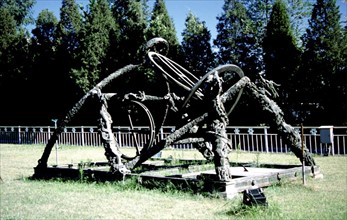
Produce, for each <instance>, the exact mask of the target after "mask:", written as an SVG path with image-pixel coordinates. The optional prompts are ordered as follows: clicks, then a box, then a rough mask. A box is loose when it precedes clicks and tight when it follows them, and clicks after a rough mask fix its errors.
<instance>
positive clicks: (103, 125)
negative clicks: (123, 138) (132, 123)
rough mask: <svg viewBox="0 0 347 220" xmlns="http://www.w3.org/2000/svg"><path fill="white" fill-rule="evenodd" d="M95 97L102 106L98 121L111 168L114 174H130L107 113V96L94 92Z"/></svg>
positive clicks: (97, 91) (98, 91)
mask: <svg viewBox="0 0 347 220" xmlns="http://www.w3.org/2000/svg"><path fill="white" fill-rule="evenodd" d="M93 95H94V97H95V98H97V99H98V101H99V104H100V118H99V119H98V122H99V124H98V130H99V134H100V136H101V140H102V143H103V145H104V148H105V156H106V158H107V160H108V162H109V164H110V166H111V170H112V172H114V173H115V172H120V173H122V174H125V173H129V172H130V171H128V170H127V169H126V168H125V166H124V164H123V163H122V161H121V156H122V153H121V152H120V150H119V145H118V143H117V141H116V138H115V136H114V134H113V131H112V117H111V115H110V114H109V113H108V111H107V98H108V97H107V96H106V95H104V94H102V93H101V91H100V90H97V89H96V90H94V93H93Z"/></svg>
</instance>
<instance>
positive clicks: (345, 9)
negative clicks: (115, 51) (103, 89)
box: [33, 0, 347, 42]
mask: <svg viewBox="0 0 347 220" xmlns="http://www.w3.org/2000/svg"><path fill="white" fill-rule="evenodd" d="M61 2H62V1H61V0H36V4H35V6H34V8H33V11H34V18H35V19H36V18H37V15H38V14H39V13H40V12H41V11H42V10H44V9H48V10H50V11H52V12H54V14H55V15H56V17H57V18H58V19H59V10H60V7H61ZM76 2H77V4H81V5H83V6H86V5H88V3H89V0H76ZM154 2H155V0H149V2H148V4H149V6H150V7H152V6H153V4H154ZM312 2H315V1H312ZM165 4H166V8H167V10H168V13H169V16H170V17H171V18H172V19H173V22H174V25H175V28H176V32H177V37H178V40H179V42H181V41H182V36H181V34H182V32H183V30H184V29H185V25H184V23H185V19H186V17H187V15H188V13H189V11H192V13H193V14H194V15H196V16H197V17H198V18H199V19H200V21H204V22H205V23H206V26H207V28H208V30H209V31H210V32H211V38H212V40H213V39H215V38H216V36H217V30H216V25H217V16H219V15H221V14H222V7H223V4H224V0H165ZM337 4H338V5H339V6H340V12H341V13H342V17H343V20H345V21H346V19H347V3H346V2H344V0H337Z"/></svg>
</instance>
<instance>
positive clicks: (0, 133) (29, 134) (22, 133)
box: [0, 126, 347, 155]
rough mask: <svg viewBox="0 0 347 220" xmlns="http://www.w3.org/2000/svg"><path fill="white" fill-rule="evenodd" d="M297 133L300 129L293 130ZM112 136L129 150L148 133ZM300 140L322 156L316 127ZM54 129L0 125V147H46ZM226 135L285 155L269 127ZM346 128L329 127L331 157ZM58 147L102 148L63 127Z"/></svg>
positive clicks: (346, 150)
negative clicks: (10, 145)
mask: <svg viewBox="0 0 347 220" xmlns="http://www.w3.org/2000/svg"><path fill="white" fill-rule="evenodd" d="M295 129H297V131H298V132H299V133H300V132H301V128H299V127H296V128H295ZM114 130H115V133H114V134H115V136H116V139H117V141H118V143H119V144H120V146H121V147H133V146H135V145H134V142H135V138H136V141H137V142H138V144H139V145H140V146H143V145H144V144H145V143H146V141H147V139H148V134H147V133H146V130H148V128H146V127H136V128H135V130H136V131H138V132H134V135H132V133H131V132H130V128H129V127H114ZM174 130H175V127H163V128H161V130H160V132H159V134H158V135H157V137H156V140H155V143H157V142H159V141H160V140H163V139H165V138H166V136H167V135H169V134H170V133H171V132H172V131H174ZM303 131H304V138H305V143H306V146H307V148H308V149H309V150H310V151H311V152H312V153H315V154H324V153H325V150H326V148H325V147H326V146H325V144H322V143H321V140H320V129H319V127H304V128H303ZM53 132H54V128H52V127H49V126H0V144H1V143H11V144H46V143H47V142H48V140H49V139H50V136H51V135H52V134H53ZM227 135H228V138H229V140H230V141H231V143H232V146H233V148H234V149H239V150H242V151H257V152H270V153H286V152H289V151H290V148H289V147H288V146H287V145H286V144H284V143H283V141H282V139H281V137H280V136H279V135H277V134H276V133H275V132H273V131H272V130H271V129H270V128H269V127H231V126H230V127H227ZM346 142H347V127H334V128H333V142H332V144H331V145H330V146H331V153H332V154H335V155H345V154H347V147H346ZM58 144H60V145H79V146H102V143H101V139H100V136H99V134H98V131H97V128H96V127H84V126H76V127H66V128H65V129H64V132H62V133H61V134H60V137H59V140H58ZM172 147H173V148H176V149H187V150H188V149H193V148H194V147H193V145H192V144H177V145H174V146H172Z"/></svg>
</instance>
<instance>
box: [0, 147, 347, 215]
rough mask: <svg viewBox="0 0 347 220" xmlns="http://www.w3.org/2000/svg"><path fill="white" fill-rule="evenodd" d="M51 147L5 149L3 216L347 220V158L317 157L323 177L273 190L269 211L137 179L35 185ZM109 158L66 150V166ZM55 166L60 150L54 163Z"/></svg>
mask: <svg viewBox="0 0 347 220" xmlns="http://www.w3.org/2000/svg"><path fill="white" fill-rule="evenodd" d="M43 149H44V146H41V145H40V146H38V145H36V146H35V145H6V144H2V145H0V171H1V172H0V176H1V178H2V180H3V182H2V183H0V219H319V220H320V219H343V220H347V156H329V157H320V156H316V157H315V160H316V162H317V164H318V165H319V166H320V168H321V172H322V173H323V175H324V178H323V179H311V178H308V179H307V184H306V185H305V186H303V185H302V181H301V180H297V181H294V182H289V183H282V184H280V185H277V186H271V187H268V188H265V189H264V191H265V195H266V198H267V201H268V204H269V205H268V207H265V208H264V207H253V208H245V207H243V206H242V195H241V194H240V195H239V196H237V197H236V198H234V199H233V200H224V199H220V198H211V197H205V196H203V195H192V194H190V193H183V192H180V191H177V190H169V191H167V192H163V191H160V190H149V189H146V188H143V187H139V186H134V185H136V184H134V182H131V180H129V181H130V182H127V181H126V182H125V183H122V182H119V183H90V182H79V181H58V180H54V181H53V180H50V181H43V180H40V181H38V180H35V181H34V180H30V178H29V177H30V176H31V175H32V174H33V171H34V170H33V167H35V166H36V165H37V160H38V159H39V158H40V157H41V154H42V152H43ZM170 155H171V156H173V157H174V158H181V157H183V158H190V159H199V158H202V156H201V155H200V153H199V152H198V151H194V150H193V151H182V150H180V151H173V150H165V151H163V154H162V157H164V158H165V157H168V156H170ZM230 160H231V161H232V162H256V163H260V164H261V163H277V164H278V163H281V164H299V160H298V159H297V158H296V157H295V156H293V155H292V154H265V153H264V154H255V153H254V154H251V153H244V152H232V153H231V154H230ZM80 161H105V157H104V150H103V148H95V147H71V146H62V147H61V148H60V149H59V150H58V163H59V164H64V163H71V162H73V163H78V162H80ZM48 164H49V165H54V164H55V150H53V151H52V154H51V156H50V158H49V161H48Z"/></svg>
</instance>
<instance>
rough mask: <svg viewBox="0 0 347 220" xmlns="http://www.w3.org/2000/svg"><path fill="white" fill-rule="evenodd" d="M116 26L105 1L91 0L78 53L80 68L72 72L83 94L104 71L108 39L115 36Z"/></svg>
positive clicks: (108, 44)
mask: <svg viewBox="0 0 347 220" xmlns="http://www.w3.org/2000/svg"><path fill="white" fill-rule="evenodd" d="M115 31H116V25H115V21H114V19H113V17H112V12H111V9H110V6H109V4H108V2H107V0H91V1H90V4H89V10H88V11H87V12H86V13H85V23H84V27H83V30H82V32H81V41H80V46H79V51H78V60H79V61H80V63H79V64H80V66H79V67H78V68H75V69H73V70H72V77H73V78H74V80H75V82H76V85H78V87H79V88H80V89H81V90H83V91H84V92H86V91H88V90H89V89H91V88H92V87H93V86H94V85H95V84H96V83H97V82H98V81H99V80H100V74H101V73H102V72H103V71H104V69H105V60H106V59H107V53H108V49H109V46H110V37H111V36H114V35H115Z"/></svg>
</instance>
